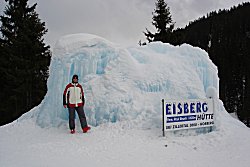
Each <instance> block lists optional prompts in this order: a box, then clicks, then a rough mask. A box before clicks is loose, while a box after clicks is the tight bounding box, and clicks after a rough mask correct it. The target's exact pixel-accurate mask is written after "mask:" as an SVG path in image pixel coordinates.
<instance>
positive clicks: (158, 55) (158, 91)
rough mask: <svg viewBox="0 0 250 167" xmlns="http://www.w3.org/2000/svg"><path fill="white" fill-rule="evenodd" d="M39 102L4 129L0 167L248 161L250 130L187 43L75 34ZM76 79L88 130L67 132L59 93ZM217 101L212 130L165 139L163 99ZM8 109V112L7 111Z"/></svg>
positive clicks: (56, 59) (62, 48)
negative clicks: (135, 42) (128, 42)
mask: <svg viewBox="0 0 250 167" xmlns="http://www.w3.org/2000/svg"><path fill="white" fill-rule="evenodd" d="M49 72H50V76H49V79H48V92H47V94H46V96H45V98H44V100H43V101H42V103H41V104H40V105H39V106H37V107H35V108H33V109H32V110H31V111H30V112H28V113H27V114H25V115H23V116H22V117H21V118H19V119H18V120H17V121H15V122H13V123H11V124H8V125H5V126H2V127H0V166H3V167H15V166H17V167H19V166H30V167H33V166H38V167H44V166H49V167H50V166H52V167H54V166H65V167H66V166H79V165H84V166H102V167H105V166H107V167H111V166H120V167H123V166H124V167H125V166H126V167H127V166H145V167H151V166H152V167H153V166H160V167H164V166H176V167H179V166H185V167H189V166H190V167H191V166H192V167H193V166H222V167H228V166H241V167H248V166H249V164H250V160H249V159H248V154H249V153H250V144H249V142H248V140H247V139H248V138H250V131H249V128H247V127H246V126H245V125H244V124H243V123H241V122H240V121H238V120H237V119H235V118H233V117H232V116H230V115H229V114H228V113H227V112H226V110H225V109H224V106H223V103H222V101H221V100H220V99H219V94H218V88H219V78H218V74H217V73H218V71H217V68H216V66H215V65H214V64H213V63H212V61H211V60H210V59H209V57H208V55H207V53H206V52H205V51H204V50H202V49H200V48H197V47H192V46H190V45H187V44H184V45H181V46H176V47H174V46H172V45H170V44H166V43H161V42H155V43H150V44H148V45H146V46H133V47H132V46H131V47H123V46H121V45H118V44H114V43H112V42H110V41H108V40H106V39H103V38H101V37H98V36H95V35H91V34H72V35H67V36H64V37H62V38H61V39H59V40H58V42H57V43H56V45H55V48H54V50H53V56H52V61H51V65H50V69H49ZM74 74H77V75H78V76H79V82H80V84H82V85H83V89H84V93H85V99H86V104H85V106H84V110H85V114H86V116H87V121H88V124H89V125H90V126H91V127H92V129H91V131H90V132H89V133H87V134H83V133H82V131H81V129H80V124H79V120H78V119H76V126H77V128H76V130H77V133H76V134H73V135H72V134H70V133H69V129H68V112H67V109H64V108H63V105H62V93H63V90H64V88H65V86H66V85H67V84H68V83H69V82H71V78H72V76H73V75H74ZM204 98H212V99H213V101H214V109H215V110H214V126H213V128H212V131H210V130H211V129H208V128H203V129H201V128H199V129H192V130H179V131H171V132H167V133H166V137H163V136H162V104H161V100H162V99H204ZM10 112H11V111H10Z"/></svg>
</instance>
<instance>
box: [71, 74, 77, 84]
mask: <svg viewBox="0 0 250 167" xmlns="http://www.w3.org/2000/svg"><path fill="white" fill-rule="evenodd" d="M75 78H76V79H77V80H78V75H76V74H75V75H73V77H72V83H75V82H74V80H73V79H75ZM76 83H77V82H76Z"/></svg>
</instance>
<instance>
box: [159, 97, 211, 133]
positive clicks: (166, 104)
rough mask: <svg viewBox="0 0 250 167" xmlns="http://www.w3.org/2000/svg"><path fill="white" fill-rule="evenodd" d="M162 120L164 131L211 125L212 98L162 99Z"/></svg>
mask: <svg viewBox="0 0 250 167" xmlns="http://www.w3.org/2000/svg"><path fill="white" fill-rule="evenodd" d="M163 121H164V122H163V126H164V127H163V130H164V131H169V130H179V129H189V128H201V127H209V126H213V125H214V114H213V100H212V99H189V100H181V101H179V100H176V101H173V100H171V101H170V100H163Z"/></svg>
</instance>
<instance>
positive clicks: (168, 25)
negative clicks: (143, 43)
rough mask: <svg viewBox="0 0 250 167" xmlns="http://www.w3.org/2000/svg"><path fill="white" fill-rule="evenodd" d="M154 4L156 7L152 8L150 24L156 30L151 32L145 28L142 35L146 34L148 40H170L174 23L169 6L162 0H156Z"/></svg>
mask: <svg viewBox="0 0 250 167" xmlns="http://www.w3.org/2000/svg"><path fill="white" fill-rule="evenodd" d="M155 6H156V9H155V10H154V13H152V14H153V18H152V19H153V21H152V24H153V25H154V26H155V28H156V31H157V32H156V33H152V32H150V31H149V30H148V29H146V32H144V35H145V36H146V38H147V40H148V42H152V41H162V42H165V43H166V42H170V41H171V37H172V32H173V29H174V23H173V20H172V16H171V14H170V8H169V7H168V5H167V3H165V1H164V0H157V2H156V3H155Z"/></svg>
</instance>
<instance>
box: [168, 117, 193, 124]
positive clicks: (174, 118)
mask: <svg viewBox="0 0 250 167" xmlns="http://www.w3.org/2000/svg"><path fill="white" fill-rule="evenodd" d="M195 120H196V115H189V116H177V117H167V123H173V122H184V121H195Z"/></svg>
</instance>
